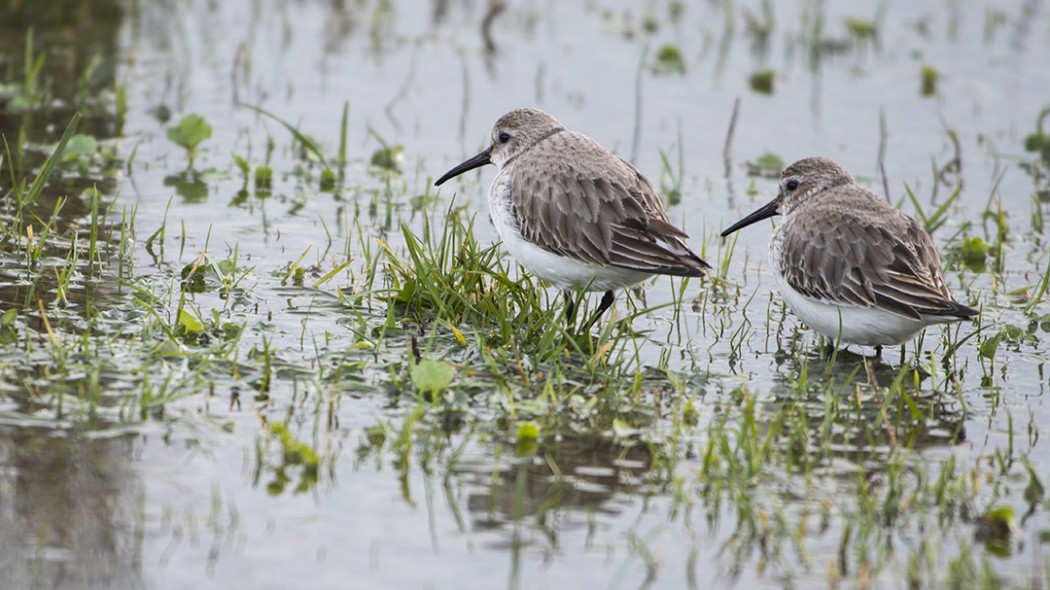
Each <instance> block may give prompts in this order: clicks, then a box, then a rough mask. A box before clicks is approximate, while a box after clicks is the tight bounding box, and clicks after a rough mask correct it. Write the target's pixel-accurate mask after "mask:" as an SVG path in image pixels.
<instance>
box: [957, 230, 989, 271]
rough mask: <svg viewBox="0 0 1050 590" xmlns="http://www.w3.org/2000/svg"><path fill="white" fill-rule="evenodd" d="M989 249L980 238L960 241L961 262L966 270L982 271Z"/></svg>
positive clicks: (970, 237) (974, 237) (967, 238)
mask: <svg viewBox="0 0 1050 590" xmlns="http://www.w3.org/2000/svg"><path fill="white" fill-rule="evenodd" d="M988 251H989V247H988V244H987V242H985V241H984V240H983V239H981V237H980V236H969V237H966V238H963V241H962V261H963V264H965V265H966V268H968V269H970V270H972V271H974V272H982V271H984V267H985V262H986V261H987V259H988Z"/></svg>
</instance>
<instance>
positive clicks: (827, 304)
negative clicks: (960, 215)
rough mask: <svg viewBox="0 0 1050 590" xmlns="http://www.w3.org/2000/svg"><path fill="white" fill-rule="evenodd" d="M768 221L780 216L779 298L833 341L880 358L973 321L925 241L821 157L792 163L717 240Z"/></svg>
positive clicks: (915, 227)
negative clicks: (759, 203)
mask: <svg viewBox="0 0 1050 590" xmlns="http://www.w3.org/2000/svg"><path fill="white" fill-rule="evenodd" d="M774 215H783V216H784V223H782V224H781V225H780V226H778V227H777V228H776V230H775V231H774V232H773V237H772V238H771V239H770V242H769V260H770V262H771V263H772V265H773V276H774V277H775V278H776V282H777V285H778V287H779V288H780V296H781V297H783V299H784V301H785V302H786V303H787V305H788V307H790V308H791V310H792V311H793V312H795V314H796V315H798V317H799V318H801V319H802V321H803V322H805V323H806V324H807V325H808V326H809V327H810V328H812V329H813V330H815V331H817V332H818V333H820V334H823V335H824V336H826V337H828V338H830V339H831V341H832V342H842V343H845V344H859V345H864V346H875V347H876V350H877V351H879V352H881V350H882V347H883V346H892V345H897V344H903V343H904V342H905V341H907V340H910V339H911V338H912V337H914V336H915V335H916V334H918V333H919V332H920V331H921V330H922V329H923V328H925V327H926V326H928V325H931V324H942V323H947V322H955V321H959V320H963V319H970V318H973V317H974V316H976V315H977V310H975V309H972V308H970V307H967V306H965V305H963V304H961V303H958V302H957V301H955V300H954V299H952V295H951V293H950V292H949V291H948V287H947V285H945V284H944V274H943V272H942V270H941V257H940V255H939V254H938V253H937V248H936V247H935V246H934V245H933V240H932V239H931V238H930V234H928V233H926V230H925V229H923V227H922V226H921V225H919V223H918V222H916V221H915V220H914V219H912V218H911V217H908V216H907V215H905V214H904V213H901V212H900V211H899V210H897V208H895V207H894V206H893V205H890V204H889V203H888V202H886V200H885V199H882V198H880V197H879V196H878V195H876V194H875V193H873V192H871V191H870V190H868V189H866V188H864V187H861V186H858V185H856V184H854V182H853V177H852V176H850V174H849V172H846V170H845V169H843V168H842V167H841V166H839V165H838V164H836V163H835V162H833V161H831V160H829V159H827V158H806V159H804V160H799V161H797V162H795V163H794V164H792V165H790V166H788V167H787V168H786V169H785V170H784V172H783V173H782V174H781V175H780V191H779V192H778V193H777V196H776V198H775V199H773V200H772V201H770V202H769V203H767V204H766V205H765V206H763V207H762V208H760V209H759V210H757V211H755V212H754V213H752V214H750V215H748V216H747V217H745V218H743V219H741V220H740V221H738V222H736V223H734V224H733V225H731V226H730V227H729V228H728V229H727V230H725V231H724V232H722V237H725V236H728V235H729V234H731V233H733V232H735V231H737V230H738V229H741V228H743V227H747V226H749V225H751V224H753V223H755V222H757V221H761V220H763V219H767V218H770V217H773V216H774Z"/></svg>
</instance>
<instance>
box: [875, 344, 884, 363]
mask: <svg viewBox="0 0 1050 590" xmlns="http://www.w3.org/2000/svg"><path fill="white" fill-rule="evenodd" d="M875 358H877V359H878V360H880V361H881V360H882V346H876V347H875Z"/></svg>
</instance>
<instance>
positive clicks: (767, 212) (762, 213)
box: [722, 199, 777, 238]
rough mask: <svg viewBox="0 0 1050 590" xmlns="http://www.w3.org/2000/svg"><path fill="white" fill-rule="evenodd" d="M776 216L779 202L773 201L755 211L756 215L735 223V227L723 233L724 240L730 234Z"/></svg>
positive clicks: (732, 226) (730, 227)
mask: <svg viewBox="0 0 1050 590" xmlns="http://www.w3.org/2000/svg"><path fill="white" fill-rule="evenodd" d="M776 214H777V200H776V199H773V200H772V201H770V202H768V203H766V204H765V205H762V207H761V208H760V209H759V210H758V211H755V212H754V213H752V214H750V215H748V216H747V217H745V218H743V219H741V220H740V221H738V222H736V223H734V224H733V225H731V226H729V228H728V229H726V230H725V231H724V232H722V237H723V238H724V237H726V236H728V235H729V234H731V233H733V232H735V231H736V230H738V229H743V228H745V227H747V226H749V225H751V224H752V223H758V222H759V221H762V220H763V219H769V218H770V217H773V216H774V215H776Z"/></svg>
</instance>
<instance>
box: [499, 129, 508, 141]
mask: <svg viewBox="0 0 1050 590" xmlns="http://www.w3.org/2000/svg"><path fill="white" fill-rule="evenodd" d="M508 141H510V133H507V132H506V131H504V132H503V133H500V134H499V142H500V143H507V142H508Z"/></svg>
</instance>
